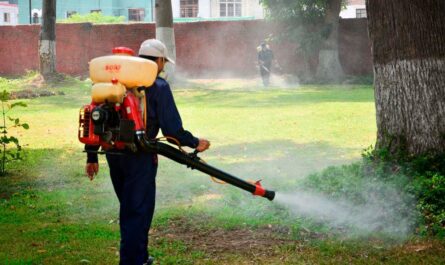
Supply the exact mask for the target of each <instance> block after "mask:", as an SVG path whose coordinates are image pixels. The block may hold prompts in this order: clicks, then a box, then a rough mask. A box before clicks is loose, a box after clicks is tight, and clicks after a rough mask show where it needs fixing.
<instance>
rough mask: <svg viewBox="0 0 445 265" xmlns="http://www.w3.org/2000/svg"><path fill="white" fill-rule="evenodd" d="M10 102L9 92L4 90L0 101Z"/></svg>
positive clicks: (0, 95)
mask: <svg viewBox="0 0 445 265" xmlns="http://www.w3.org/2000/svg"><path fill="white" fill-rule="evenodd" d="M8 100H9V92H8V91H6V90H3V91H2V92H0V101H2V102H6V101H8Z"/></svg>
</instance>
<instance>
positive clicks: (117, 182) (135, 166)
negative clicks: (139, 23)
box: [85, 39, 210, 265]
mask: <svg viewBox="0 0 445 265" xmlns="http://www.w3.org/2000/svg"><path fill="white" fill-rule="evenodd" d="M139 57H142V58H145V59H148V60H152V61H154V62H155V63H156V64H157V65H158V77H157V78H156V81H155V82H154V84H153V85H152V86H151V87H149V88H147V89H145V95H146V96H145V104H146V106H147V108H146V121H147V122H146V124H147V128H146V131H147V135H148V136H149V137H150V138H155V137H156V136H157V134H158V132H159V130H161V131H162V134H163V135H164V136H169V137H173V138H176V139H177V140H178V142H179V143H180V144H181V145H183V146H188V147H191V148H195V149H196V150H197V151H199V152H203V151H205V150H207V149H208V148H209V147H210V142H209V141H208V140H206V139H198V138H196V137H194V136H193V134H191V133H190V132H188V131H186V130H184V128H183V126H182V121H181V117H180V115H179V112H178V109H177V108H176V104H175V101H174V98H173V94H172V91H171V89H170V86H169V84H168V83H167V81H166V80H164V79H163V78H161V77H159V73H160V72H161V71H162V70H163V69H164V65H165V64H166V62H170V63H174V61H173V60H171V59H170V58H168V56H167V48H166V46H165V45H164V44H163V43H162V42H160V41H158V40H155V39H149V40H146V41H144V42H143V43H142V44H141V47H140V49H139ZM98 148H99V147H97V146H86V147H85V149H86V150H87V151H88V150H90V151H91V150H98ZM106 157H107V162H108V166H109V168H110V176H111V180H112V183H113V187H114V190H115V192H116V195H117V197H118V199H119V202H120V212H119V218H120V220H119V224H120V232H121V242H120V264H121V265H130V264H131V265H142V264H152V263H153V258H152V257H150V256H149V253H148V249H147V246H148V231H149V229H150V225H151V221H152V218H153V213H154V208H155V195H156V182H155V178H156V172H157V164H158V162H157V155H156V154H152V153H143V152H136V153H134V152H131V151H126V152H124V155H116V154H107V156H106ZM98 171H99V165H98V158H97V154H96V153H94V152H89V153H88V157H87V165H86V174H87V175H88V177H89V178H90V179H93V178H94V176H95V175H96V174H97V173H98Z"/></svg>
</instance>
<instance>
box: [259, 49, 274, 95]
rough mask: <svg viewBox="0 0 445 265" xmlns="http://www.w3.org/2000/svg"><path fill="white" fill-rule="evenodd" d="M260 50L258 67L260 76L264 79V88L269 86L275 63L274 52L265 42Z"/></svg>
mask: <svg viewBox="0 0 445 265" xmlns="http://www.w3.org/2000/svg"><path fill="white" fill-rule="evenodd" d="M257 50H258V66H259V67H260V75H261V78H262V79H263V84H264V86H266V87H267V86H269V80H270V73H271V68H272V61H273V52H272V50H271V49H270V47H269V45H267V44H266V43H265V42H261V45H260V46H259V47H258V48H257Z"/></svg>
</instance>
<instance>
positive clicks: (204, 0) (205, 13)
mask: <svg viewBox="0 0 445 265" xmlns="http://www.w3.org/2000/svg"><path fill="white" fill-rule="evenodd" d="M198 17H211V13H210V0H199V11H198Z"/></svg>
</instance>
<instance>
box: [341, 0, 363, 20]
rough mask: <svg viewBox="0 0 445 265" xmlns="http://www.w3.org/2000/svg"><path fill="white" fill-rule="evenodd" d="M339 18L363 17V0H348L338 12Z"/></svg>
mask: <svg viewBox="0 0 445 265" xmlns="http://www.w3.org/2000/svg"><path fill="white" fill-rule="evenodd" d="M340 17H341V18H365V17H366V4H365V0H348V2H347V5H346V8H345V9H343V10H342V11H341V12H340Z"/></svg>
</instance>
